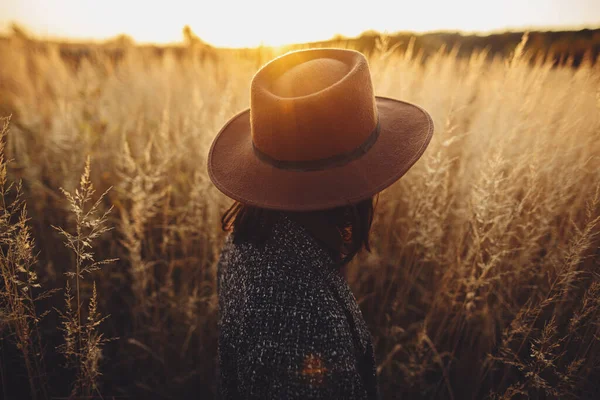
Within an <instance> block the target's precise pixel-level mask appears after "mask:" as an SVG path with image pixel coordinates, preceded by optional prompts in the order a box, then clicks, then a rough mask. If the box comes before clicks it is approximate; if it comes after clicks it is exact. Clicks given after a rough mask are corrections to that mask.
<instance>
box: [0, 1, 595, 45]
mask: <svg viewBox="0 0 600 400" xmlns="http://www.w3.org/2000/svg"><path fill="white" fill-rule="evenodd" d="M13 22H14V23H17V24H20V25H23V26H24V27H25V28H26V29H28V30H30V31H31V32H32V33H33V34H36V35H39V36H41V37H57V38H69V39H98V40H102V39H106V38H110V37H113V36H116V35H118V34H121V33H125V34H128V35H130V36H131V37H133V38H134V39H135V40H136V41H138V42H142V43H146V42H151V43H169V42H178V41H181V38H182V36H181V30H182V28H183V26H184V25H189V26H190V27H191V28H192V30H193V31H194V32H195V33H196V34H197V35H198V36H199V37H200V38H201V39H202V40H204V41H206V42H208V43H210V44H213V45H215V46H223V47H245V46H257V45H259V44H261V43H263V44H265V45H273V46H277V45H282V44H290V43H298V42H309V41H316V40H325V39H329V38H331V37H332V36H334V35H336V34H342V35H345V36H356V35H359V34H360V33H361V32H363V31H366V30H369V29H375V30H378V31H389V32H395V31H414V32H425V31H432V30H461V31H468V32H488V31H492V30H501V29H511V28H513V29H516V28H528V27H533V26H535V27H541V28H550V29H552V28H561V27H565V28H578V27H582V26H587V25H595V24H599V23H600V2H598V1H594V0H574V1H569V0H532V1H528V2H523V1H520V0H505V1H493V2H483V1H479V0H459V1H453V2H448V1H432V0H430V1H419V2H399V1H389V0H379V1H377V0H374V1H370V2H364V1H362V2H357V1H353V0H350V1H337V0H336V1H322V0H321V1H319V0H306V1H298V2H273V1H270V0H258V1H214V2H205V1H194V2H190V1H183V0H173V1H170V2H168V3H164V2H148V1H133V0H132V1H122V0H105V1H102V2H98V1H81V0H56V1H53V2H46V1H43V0H5V1H3V2H2V3H1V4H0V32H3V31H4V32H6V31H7V30H8V29H9V27H10V24H11V23H13Z"/></svg>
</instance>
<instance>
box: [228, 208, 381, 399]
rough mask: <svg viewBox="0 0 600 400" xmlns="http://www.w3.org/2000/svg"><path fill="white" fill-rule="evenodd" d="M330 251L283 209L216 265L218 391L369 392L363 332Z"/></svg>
mask: <svg viewBox="0 0 600 400" xmlns="http://www.w3.org/2000/svg"><path fill="white" fill-rule="evenodd" d="M332 262H333V261H332V259H331V257H330V256H329V255H328V254H327V252H326V251H325V250H324V249H323V248H322V247H321V246H320V245H319V244H318V243H317V242H316V241H315V240H314V239H313V238H312V236H310V235H309V234H308V232H307V231H306V230H305V229H304V228H303V227H302V226H301V225H299V224H297V223H296V222H293V221H292V220H290V219H289V218H287V217H285V216H282V217H281V219H280V220H279V221H278V222H277V223H276V224H275V226H274V229H273V232H272V235H271V236H270V238H269V239H268V240H267V242H266V244H265V245H264V246H262V247H257V246H255V245H253V244H251V243H235V242H234V241H233V240H232V236H231V235H230V236H229V237H228V238H227V240H226V242H225V245H224V247H223V250H222V253H221V257H220V260H219V264H218V270H217V271H218V272H217V285H218V286H217V293H218V296H219V321H218V326H219V348H218V354H219V357H218V370H217V379H218V382H217V385H218V396H219V397H218V398H220V399H223V400H228V399H261V400H262V399H378V398H379V391H378V388H377V376H376V371H375V358H374V354H373V344H372V341H371V335H370V333H369V331H368V329H367V326H366V324H365V321H364V319H363V316H362V314H361V311H360V309H359V307H358V305H357V303H356V299H355V298H354V295H353V294H352V291H351V290H350V288H349V286H348V284H347V283H346V280H345V279H344V277H343V276H341V275H340V274H339V272H337V270H336V269H335V268H334V267H332V266H331V264H332Z"/></svg>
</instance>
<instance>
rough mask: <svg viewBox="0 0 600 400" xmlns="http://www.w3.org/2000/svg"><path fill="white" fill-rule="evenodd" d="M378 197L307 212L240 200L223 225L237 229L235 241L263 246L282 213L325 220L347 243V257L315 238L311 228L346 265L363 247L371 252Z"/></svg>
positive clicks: (339, 261) (231, 230)
mask: <svg viewBox="0 0 600 400" xmlns="http://www.w3.org/2000/svg"><path fill="white" fill-rule="evenodd" d="M378 198H379V196H378V195H377V196H373V197H370V198H368V199H366V200H363V201H361V202H359V203H356V204H352V205H347V206H341V207H336V208H331V209H328V210H318V211H303V212H296V211H277V210H269V209H265V208H259V207H253V206H250V205H246V204H243V203H240V202H237V201H236V202H235V203H233V205H232V206H231V207H230V208H229V209H228V210H227V211H226V212H225V213H224V214H223V216H222V218H221V227H222V229H223V230H224V231H225V232H233V236H234V240H235V241H250V242H253V243H255V244H258V245H262V244H264V243H265V241H266V240H267V239H268V238H269V235H270V234H271V230H272V228H273V225H274V224H275V222H277V220H278V219H279V218H280V217H281V215H282V214H285V215H287V216H288V217H289V218H290V219H292V220H295V221H306V220H316V221H322V223H323V224H329V225H331V226H333V227H335V228H336V229H337V231H338V232H339V234H340V236H341V243H343V244H344V246H345V251H344V252H343V254H344V256H342V255H341V254H340V250H341V249H336V248H332V246H331V245H330V244H328V243H325V242H324V241H322V240H319V238H318V237H315V233H316V232H314V231H312V232H311V229H308V230H309V232H310V233H311V234H312V236H313V237H315V239H317V241H319V242H320V243H321V244H322V245H323V246H324V248H325V250H326V251H327V252H328V253H329V254H330V255H331V257H332V258H333V260H334V261H335V263H336V265H338V266H342V265H344V264H347V263H349V262H350V261H351V260H352V259H353V258H354V256H355V255H356V254H357V253H358V252H359V251H360V250H361V249H362V248H363V247H364V248H365V249H366V250H367V251H371V247H370V245H369V232H370V230H371V224H372V223H373V212H374V209H375V206H376V204H377V200H378Z"/></svg>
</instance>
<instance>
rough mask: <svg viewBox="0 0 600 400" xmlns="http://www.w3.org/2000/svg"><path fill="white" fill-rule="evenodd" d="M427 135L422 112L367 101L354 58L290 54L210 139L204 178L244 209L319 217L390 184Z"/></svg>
mask: <svg viewBox="0 0 600 400" xmlns="http://www.w3.org/2000/svg"><path fill="white" fill-rule="evenodd" d="M432 134H433V121H432V120H431V117H430V116H429V114H428V113H427V112H426V111H425V110H423V109H422V108H421V107H419V106H416V105H414V104H410V103H406V102H403V101H400V100H394V99H389V98H386V97H379V96H375V95H374V93H373V85H372V83H371V75H370V72H369V65H368V63H367V60H366V59H365V57H364V56H363V55H362V54H361V53H359V52H357V51H353V50H341V49H310V50H301V51H295V52H291V53H288V54H285V55H283V56H281V57H278V58H276V59H274V60H273V61H271V62H269V63H268V64H266V65H265V66H264V67H262V68H261V69H260V70H259V71H258V72H257V73H256V75H254V78H253V79H252V85H251V89H250V109H247V110H245V111H242V112H241V113H239V114H237V115H235V116H234V117H232V118H231V119H230V120H229V121H228V122H227V123H226V124H225V126H224V127H223V128H222V129H221V131H220V132H219V134H218V135H217V136H216V138H215V139H214V141H213V144H212V146H211V148H210V152H209V156H208V174H209V176H210V178H211V180H212V182H213V183H214V184H215V186H216V187H217V188H218V189H219V190H220V191H221V192H223V193H224V194H225V195H227V196H228V197H231V198H232V199H235V200H238V201H240V202H242V203H244V204H248V205H252V206H256V207H262V208H268V209H277V210H289V211H308V210H320V209H328V208H333V207H337V206H341V205H346V204H352V203H357V202H359V201H361V200H364V199H367V198H369V197H371V196H373V195H375V194H376V193H378V192H380V191H381V190H383V189H385V188H386V187H388V186H390V185H391V184H392V183H394V182H395V181H397V180H398V179H399V178H400V177H401V176H402V175H404V174H405V173H406V171H408V170H409V169H410V167H411V166H412V165H413V164H414V163H415V162H416V161H417V160H418V159H419V157H421V155H422V154H423V152H424V151H425V148H426V147H427V145H428V144H429V141H430V140H431V136H432Z"/></svg>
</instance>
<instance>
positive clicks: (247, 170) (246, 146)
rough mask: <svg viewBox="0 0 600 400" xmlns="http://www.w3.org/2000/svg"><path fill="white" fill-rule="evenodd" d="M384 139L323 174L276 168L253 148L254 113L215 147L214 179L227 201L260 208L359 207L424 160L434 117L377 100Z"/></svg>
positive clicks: (229, 128) (224, 132)
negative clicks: (351, 159)
mask: <svg viewBox="0 0 600 400" xmlns="http://www.w3.org/2000/svg"><path fill="white" fill-rule="evenodd" d="M375 99H376V104H377V109H378V112H379V123H380V133H379V137H378V138H377V141H376V142H375V144H374V145H373V146H372V147H371V148H370V149H369V151H368V152H367V153H365V154H364V155H362V156H361V157H360V158H357V159H355V160H353V161H350V162H348V163H347V164H344V165H342V166H339V167H334V168H330V169H324V170H319V171H306V172H304V171H303V172H299V171H292V170H286V169H280V168H276V167H274V166H272V165H270V164H268V163H266V162H264V161H262V160H261V159H259V158H258V157H257V156H256V154H255V152H254V149H253V147H252V137H251V133H250V110H249V109H247V110H245V111H242V112H241V113H239V114H237V115H236V116H234V117H233V118H231V119H230V120H229V121H228V122H227V123H226V124H225V126H224V127H223V128H222V129H221V131H220V132H219V133H218V135H217V137H216V138H215V140H214V141H213V144H212V146H211V148H210V152H209V155H208V174H209V176H210V179H211V180H212V182H213V183H214V184H215V186H216V187H217V188H218V189H219V190H220V191H221V192H223V193H224V194H225V195H226V196H228V197H230V198H232V199H234V200H237V201H240V202H242V203H244V204H248V205H251V206H255V207H261V208H267V209H274V210H287V211H311V210H322V209H329V208H334V207H338V206H341V205H346V204H353V203H357V202H359V201H361V200H364V199H367V198H369V197H371V196H373V195H375V194H376V193H378V192H380V191H382V190H383V189H385V188H387V187H388V186H390V185H391V184H392V183H394V182H396V181H397V180H398V179H400V178H401V177H402V176H403V175H404V174H405V173H406V172H407V171H408V170H409V169H410V168H411V167H412V166H413V164H414V163H415V162H416V161H417V160H418V159H419V158H420V157H421V155H422V154H423V152H424V151H425V149H426V148H427V145H428V144H429V142H430V140H431V137H432V135H433V121H432V119H431V116H430V115H429V114H428V113H427V112H426V111H425V110H423V109H422V108H421V107H419V106H416V105H414V104H411V103H406V102H403V101H400V100H395V99H390V98H386V97H379V96H377V97H376V98H375Z"/></svg>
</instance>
